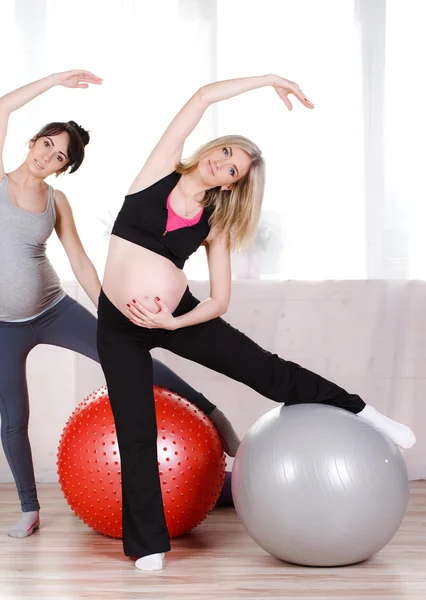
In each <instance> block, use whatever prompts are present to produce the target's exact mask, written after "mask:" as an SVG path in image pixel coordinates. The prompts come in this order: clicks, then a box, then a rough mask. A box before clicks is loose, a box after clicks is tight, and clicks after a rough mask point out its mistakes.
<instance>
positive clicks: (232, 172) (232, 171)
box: [229, 167, 235, 177]
mask: <svg viewBox="0 0 426 600" xmlns="http://www.w3.org/2000/svg"><path fill="white" fill-rule="evenodd" d="M229 172H230V173H231V175H232V177H234V176H235V169H233V168H232V167H231V168H230V169H229Z"/></svg>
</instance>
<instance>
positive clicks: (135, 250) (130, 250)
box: [102, 235, 187, 316]
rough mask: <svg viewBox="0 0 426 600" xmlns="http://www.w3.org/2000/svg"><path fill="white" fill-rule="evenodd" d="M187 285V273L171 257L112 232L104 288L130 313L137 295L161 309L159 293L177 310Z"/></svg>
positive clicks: (155, 308) (154, 310)
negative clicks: (130, 307) (128, 306)
mask: <svg viewBox="0 0 426 600" xmlns="http://www.w3.org/2000/svg"><path fill="white" fill-rule="evenodd" d="M186 286H187V279H186V275H185V273H184V272H183V271H182V270H181V269H178V268H177V267H176V266H175V265H174V264H173V263H172V262H171V261H170V260H168V259H167V258H165V257H164V256H161V255H159V254H156V253H155V252H152V251H151V250H147V249H146V248H143V247H142V246H138V245H137V244H134V243H133V242H129V241H127V240H124V239H123V238H119V237H117V236H115V235H112V236H111V240H110V244H109V250H108V257H107V262H106V266H105V272H104V279H103V282H102V289H103V290H104V292H105V294H106V296H107V297H108V298H109V300H111V302H112V303H113V304H114V306H115V307H116V308H118V309H119V310H120V311H121V312H122V313H123V314H124V315H126V316H127V312H126V311H127V306H126V305H127V304H130V303H131V302H132V299H133V298H135V299H136V300H139V301H140V302H142V304H144V306H145V307H146V308H147V309H148V310H150V311H151V312H158V310H159V308H158V305H157V303H156V302H155V297H156V296H158V297H159V298H160V299H161V300H162V301H163V302H164V303H165V304H166V306H167V307H168V309H169V310H170V312H173V311H174V310H175V309H176V307H177V305H178V304H179V302H180V300H181V298H182V296H183V293H184V291H185V289H186Z"/></svg>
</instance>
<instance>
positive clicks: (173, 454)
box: [57, 386, 225, 538]
mask: <svg viewBox="0 0 426 600" xmlns="http://www.w3.org/2000/svg"><path fill="white" fill-rule="evenodd" d="M154 398H155V410H156V415H157V426H158V438H157V450H158V465H159V466H158V468H159V473H160V480H161V490H162V495H163V505H164V512H165V516H166V522H167V527H168V530H169V535H170V537H176V536H178V535H181V534H183V533H186V532H187V531H189V530H191V529H193V528H194V527H196V526H197V525H198V524H199V523H201V521H203V520H204V519H205V518H206V517H207V515H208V514H209V513H210V511H211V510H212V508H213V507H214V505H215V504H216V501H217V499H218V497H219V495H220V492H221V489H222V485H223V482H224V478H225V457H224V454H223V450H222V445H221V442H220V439H219V435H218V433H217V431H216V429H215V427H214V425H213V424H212V423H211V421H210V419H209V418H208V417H206V415H205V414H204V413H203V412H201V411H200V410H199V409H197V408H196V407H195V406H194V405H193V404H191V403H190V402H188V400H186V399H184V398H181V397H180V396H178V395H177V394H174V393H173V392H169V391H168V390H165V389H163V388H160V387H157V386H154ZM57 466H58V475H59V483H60V485H61V488H62V491H63V493H64V496H65V499H66V500H67V502H68V504H69V505H70V507H71V508H72V510H73V511H74V513H75V514H76V515H77V516H78V517H80V519H81V520H82V521H84V522H85V523H86V524H87V525H89V527H91V528H92V529H94V530H96V531H99V532H100V533H103V534H105V535H109V536H111V537H116V538H119V537H121V536H122V528H121V464H120V451H119V448H118V443H117V435H116V432H115V425H114V418H113V415H112V411H111V408H110V403H109V398H108V392H107V389H106V387H103V388H101V389H99V390H98V391H96V392H94V393H93V394H90V396H88V397H87V398H86V399H85V400H84V401H83V402H81V404H79V405H78V407H77V408H76V409H75V411H74V412H73V413H72V415H71V416H70V418H69V419H68V421H67V423H66V425H65V428H64V431H63V433H62V436H61V440H60V443H59V449H58V462H57ZM141 485H144V482H143V481H141Z"/></svg>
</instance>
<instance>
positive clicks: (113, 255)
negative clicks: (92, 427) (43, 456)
mask: <svg viewBox="0 0 426 600" xmlns="http://www.w3.org/2000/svg"><path fill="white" fill-rule="evenodd" d="M264 86H270V87H271V88H273V89H274V90H275V91H276V92H277V93H278V96H279V97H280V98H281V99H282V100H283V101H284V103H285V104H286V106H287V108H289V109H290V110H291V108H292V105H291V103H290V100H289V95H290V94H293V95H294V96H295V97H296V98H297V100H299V101H300V102H301V103H302V104H303V105H304V106H305V107H307V108H309V109H312V108H313V104H312V103H311V102H310V101H309V100H308V99H307V98H306V96H305V95H304V94H303V92H302V91H301V90H300V88H299V87H298V85H297V84H295V83H293V82H291V81H288V80H287V79H283V78H282V77H278V76H276V75H267V76H261V77H250V78H245V79H234V80H229V81H220V82H217V83H212V84H210V85H206V86H205V87H203V88H201V89H200V90H198V91H197V92H196V93H195V94H194V95H193V96H192V98H191V99H190V100H189V101H188V102H187V103H186V104H185V106H184V107H183V108H182V110H181V111H180V112H179V113H178V115H177V116H176V117H175V118H174V120H173V121H172V122H171V124H170V125H169V127H168V128H167V129H166V131H165V133H164V135H163V136H162V138H161V139H160V141H159V142H158V144H157V145H156V147H155V148H154V150H153V151H152V153H151V154H150V156H149V158H148V160H147V161H146V163H145V165H144V166H143V168H142V170H141V172H140V173H139V175H138V176H137V177H136V179H135V181H134V182H133V184H132V185H131V187H130V189H129V193H128V195H127V196H126V198H125V201H124V204H123V207H122V209H121V211H120V213H119V215H118V217H117V220H116V222H115V225H114V227H113V230H112V236H111V241H110V248H109V253H108V258H107V264H106V270H105V275H104V281H103V289H102V291H101V295H100V298H99V306H98V315H99V319H98V350H99V356H100V360H101V365H102V367H103V370H104V373H105V376H106V380H107V384H108V389H109V394H110V400H111V406H112V409H113V412H114V417H115V423H116V427H117V435H118V441H119V445H120V454H121V461H122V488H123V544H124V552H125V554H126V555H127V556H131V557H136V558H138V560H137V561H136V567H137V568H139V569H141V570H148V571H150V570H159V569H161V568H162V564H163V557H164V553H165V552H167V551H168V550H169V549H170V543H169V537H168V532H167V527H166V523H165V519H164V512H163V503H162V499H161V489H160V482H159V474H158V468H157V453H156V438H157V431H156V422H155V411H154V400H153V393H152V381H151V372H152V366H151V357H150V354H149V351H150V350H151V349H152V348H153V347H155V346H156V347H162V348H166V349H167V350H170V351H172V352H174V353H176V354H178V355H180V356H183V357H185V358H188V359H190V360H192V361H194V362H197V363H200V364H202V365H204V366H206V367H209V368H211V369H213V370H215V371H218V372H219V373H223V374H225V375H227V376H228V377H231V378H232V379H235V380H237V381H240V382H242V383H244V384H246V385H248V386H249V387H251V388H253V389H254V390H256V391H257V392H259V393H261V394H263V395H264V396H266V397H267V398H270V399H272V400H275V401H277V402H282V403H285V404H286V405H290V404H297V403H304V402H322V403H325V404H331V405H334V406H338V407H340V408H344V409H346V410H348V411H351V412H352V413H357V414H359V415H360V417H363V418H365V419H367V420H369V421H371V422H373V423H374V424H375V425H376V426H377V427H378V428H379V429H381V430H382V431H383V432H384V433H386V434H387V435H389V436H390V437H391V438H392V439H393V441H394V442H395V443H396V444H398V445H400V446H402V447H409V446H410V445H412V444H413V443H414V441H415V438H414V435H413V433H412V432H411V430H410V429H408V427H405V426H404V425H401V424H399V423H396V422H394V421H391V420H390V419H388V418H387V417H385V416H383V415H381V414H380V413H378V412H376V411H375V410H374V409H373V408H372V407H370V406H367V405H366V404H365V403H364V402H363V401H362V400H361V398H360V397H359V396H356V395H351V394H349V393H347V392H346V391H345V390H343V389H342V388H340V387H339V386H337V385H335V384H334V383H331V382H329V381H326V380H325V379H323V378H322V377H320V376H319V375H316V374H314V373H312V372H310V371H308V370H306V369H304V368H302V367H301V366H299V365H297V364H295V363H292V362H289V361H286V360H283V359H281V358H279V357H278V356H277V355H274V354H271V353H269V352H267V351H266V350H263V349H262V348H260V347H259V346H258V345H257V344H255V343H254V342H253V341H252V340H250V339H249V338H248V337H247V336H245V335H243V334H242V333H240V332H239V331H237V330H236V329H234V328H233V327H231V326H230V325H228V324H227V323H226V322H225V321H223V320H222V319H221V318H220V316H221V315H222V314H223V313H225V312H226V310H227V308H228V304H229V300H230V293H231V269H230V251H231V250H232V249H235V248H240V247H243V246H245V245H247V244H248V243H250V242H251V240H252V239H253V236H254V234H255V231H256V227H257V223H258V218H259V213H260V210H261V204H262V197H263V188H264V162H263V158H262V155H261V152H260V150H259V148H258V147H257V146H256V145H255V144H254V143H253V142H251V141H250V140H248V139H246V138H244V137H241V136H226V137H223V138H220V139H217V140H214V141H213V142H210V143H209V144H206V145H205V146H203V147H202V148H200V149H199V150H198V151H197V152H196V153H195V154H194V155H193V157H192V158H190V159H189V160H187V161H182V159H181V153H182V148H183V144H184V142H185V139H186V138H187V136H188V135H189V134H190V133H191V132H192V130H193V129H194V128H195V126H196V125H197V123H198V122H199V120H200V119H201V117H202V115H203V114H204V112H205V110H206V109H207V108H208V107H209V106H210V105H211V104H213V103H214V102H218V101H221V100H225V99H227V98H231V97H233V96H236V95H238V94H242V93H243V92H248V91H250V90H253V89H255V88H260V87H264ZM201 244H204V246H205V248H206V252H207V258H208V268H209V274H210V297H209V298H208V299H207V300H204V301H203V302H199V301H198V300H197V299H196V298H194V296H192V294H191V292H190V291H189V289H188V287H187V280H186V277H185V274H184V272H183V271H182V267H183V266H184V263H185V260H186V259H187V258H188V257H189V256H190V255H191V254H192V253H193V252H194V251H195V250H196V249H197V248H198V247H199V246H200V245H201Z"/></svg>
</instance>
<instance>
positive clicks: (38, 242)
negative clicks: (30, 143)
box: [0, 176, 66, 321]
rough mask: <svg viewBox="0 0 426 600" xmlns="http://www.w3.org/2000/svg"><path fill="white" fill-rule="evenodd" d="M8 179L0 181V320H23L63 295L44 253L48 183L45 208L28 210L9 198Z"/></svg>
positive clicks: (49, 223)
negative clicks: (42, 210) (36, 210)
mask: <svg viewBox="0 0 426 600" xmlns="http://www.w3.org/2000/svg"><path fill="white" fill-rule="evenodd" d="M8 183H9V182H8V178H7V176H5V177H4V178H3V181H2V182H1V184H0V321H26V320H29V319H32V318H34V317H36V316H37V315H39V314H40V313H42V312H44V311H45V310H47V309H48V308H50V307H51V306H53V305H54V304H56V303H57V302H59V300H61V299H62V298H64V297H65V295H66V294H65V292H64V291H63V290H62V288H61V284H60V281H59V278H58V276H57V274H56V272H55V270H54V269H53V267H52V265H51V264H50V262H49V259H48V258H47V256H46V241H47V239H48V238H49V237H50V235H51V233H52V231H53V229H54V227H55V222H56V212H55V202H54V199H53V190H52V188H51V187H50V186H49V194H48V202H47V207H46V210H45V211H44V212H42V213H30V212H28V211H26V210H23V209H22V208H18V207H17V206H16V204H14V203H13V202H12V200H11V199H10V198H9V194H8Z"/></svg>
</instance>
